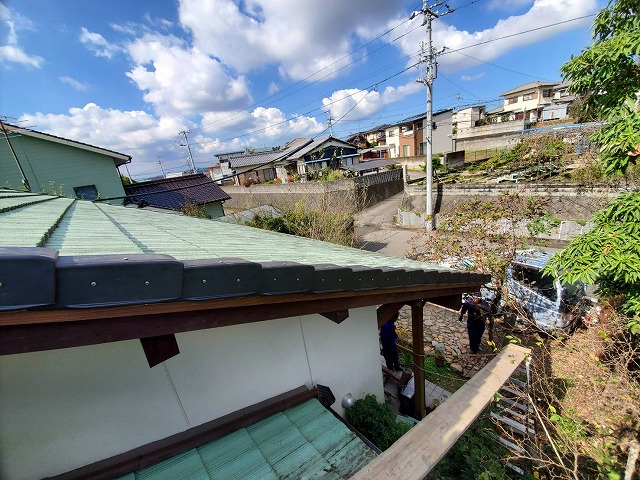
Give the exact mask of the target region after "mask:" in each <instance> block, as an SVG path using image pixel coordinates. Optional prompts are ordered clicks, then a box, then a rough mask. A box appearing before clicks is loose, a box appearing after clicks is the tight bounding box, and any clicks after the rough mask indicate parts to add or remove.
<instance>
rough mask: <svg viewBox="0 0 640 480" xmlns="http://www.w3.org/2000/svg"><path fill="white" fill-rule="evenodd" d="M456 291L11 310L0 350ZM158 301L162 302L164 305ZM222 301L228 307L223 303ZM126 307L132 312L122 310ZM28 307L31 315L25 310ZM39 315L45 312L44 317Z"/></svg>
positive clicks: (4, 352)
mask: <svg viewBox="0 0 640 480" xmlns="http://www.w3.org/2000/svg"><path fill="white" fill-rule="evenodd" d="M458 291H460V287H456V288H440V289H429V290H416V291H413V290H412V291H398V292H389V291H386V290H377V291H375V292H370V293H368V294H361V293H360V292H357V294H356V292H342V296H341V297H336V296H332V295H325V294H321V295H317V296H313V295H309V294H299V295H283V296H281V297H286V300H288V301H284V300H285V299H284V298H281V299H280V300H281V303H270V304H269V307H268V308H264V305H259V306H258V305H255V304H250V305H243V304H242V303H240V305H239V306H235V307H234V306H232V305H233V303H230V301H226V302H221V303H217V302H210V301H205V302H180V305H181V306H183V307H185V308H186V310H176V309H175V308H176V307H175V305H174V304H154V305H136V306H135V307H115V308H113V309H109V308H100V309H95V310H99V311H100V313H101V314H102V317H100V316H98V317H95V316H94V317H93V318H92V319H90V320H84V319H83V318H84V316H85V315H86V312H87V310H56V311H46V312H43V311H28V312H13V313H14V314H21V315H19V316H21V320H20V322H21V323H18V324H16V323H15V321H14V322H13V323H6V324H5V325H0V355H12V354H16V353H26V352H36V351H42V350H53V349H57V348H69V347H78V346H82V345H95V344H100V343H109V342H118V341H122V340H133V339H138V338H145V337H155V336H160V335H172V334H176V333H183V332H190V331H195V330H203V329H208V328H217V327H226V326H230V325H241V324H246V323H253V322H261V321H265V320H274V319H277V318H287V317H295V316H300V315H311V314H314V313H317V312H333V311H337V310H349V309H352V308H360V307H365V306H371V305H380V304H384V303H406V302H409V301H412V300H416V299H421V298H425V299H428V298H432V297H437V296H442V295H446V294H454V292H458ZM260 298H264V297H260ZM236 302H238V299H236ZM159 305H163V308H160V307H159ZM221 305H224V307H223V308H220V306H221ZM196 307H199V308H197V309H196ZM123 309H125V310H126V312H127V313H129V315H126V314H123ZM163 310H166V311H163ZM114 311H115V313H116V315H115V316H111V315H110V313H113V312H114ZM25 313H28V315H26V316H25V315H24V314H25ZM9 315H11V314H9ZM39 315H43V316H44V317H45V320H44V321H43V320H42V318H40V317H39ZM93 315H95V312H93ZM5 318H8V317H5ZM56 319H57V321H56Z"/></svg>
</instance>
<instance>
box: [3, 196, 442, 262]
mask: <svg viewBox="0 0 640 480" xmlns="http://www.w3.org/2000/svg"><path fill="white" fill-rule="evenodd" d="M0 225H1V227H2V228H0V246H6V247H9V246H25V247H36V246H37V247H48V248H53V249H55V250H58V251H59V253H60V255H99V254H115V253H162V254H166V255H171V256H172V257H175V258H176V259H178V260H189V259H203V258H228V257H237V258H243V259H244V260H247V261H253V262H265V261H296V262H299V263H304V264H312V265H313V264H320V263H327V262H331V263H333V264H336V265H343V266H347V265H367V266H372V267H399V268H402V267H405V268H407V267H408V268H414V269H415V268H418V269H425V268H428V269H435V270H438V269H439V268H438V267H436V266H434V265H428V264H425V263H422V262H416V261H413V260H408V259H402V258H396V257H389V256H386V255H382V254H379V253H374V252H367V251H364V250H358V249H355V248H348V247H343V246H340V245H335V244H332V243H327V242H322V241H318V240H312V239H308V238H302V237H296V236H292V235H284V234H280V233H275V232H270V231H266V230H261V229H257V228H252V227H247V226H244V225H234V224H229V223H226V222H217V221H215V220H208V219H197V218H192V217H187V216H180V215H171V216H168V215H167V214H165V213H161V212H152V211H148V210H143V209H137V208H130V207H122V206H114V205H107V204H102V203H93V202H90V201H86V200H72V199H68V198H57V197H47V196H45V195H35V194H27V193H25V194H21V195H16V193H15V192H8V191H2V190H0ZM441 270H443V269H441Z"/></svg>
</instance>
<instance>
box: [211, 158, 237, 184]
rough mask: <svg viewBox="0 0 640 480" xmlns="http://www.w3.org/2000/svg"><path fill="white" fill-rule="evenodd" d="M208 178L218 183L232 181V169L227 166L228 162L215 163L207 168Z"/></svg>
mask: <svg viewBox="0 0 640 480" xmlns="http://www.w3.org/2000/svg"><path fill="white" fill-rule="evenodd" d="M207 170H208V171H207V175H209V178H211V180H213V181H214V182H216V183H217V184H218V185H222V184H226V183H233V170H231V168H229V162H224V163H215V164H213V165H211V166H210V167H209V168H208V169H207Z"/></svg>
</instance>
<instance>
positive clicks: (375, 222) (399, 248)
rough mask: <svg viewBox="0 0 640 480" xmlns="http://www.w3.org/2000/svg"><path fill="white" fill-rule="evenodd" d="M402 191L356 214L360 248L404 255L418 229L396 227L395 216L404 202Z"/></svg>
mask: <svg viewBox="0 0 640 480" xmlns="http://www.w3.org/2000/svg"><path fill="white" fill-rule="evenodd" d="M402 195H403V194H402V192H401V193H398V194H397V195H394V196H393V197H390V198H388V199H386V200H384V201H382V202H380V203H377V204H376V205H374V206H372V207H369V208H367V209H365V210H363V211H362V212H359V213H358V214H357V215H356V222H355V223H356V234H357V235H358V237H359V238H360V240H361V242H360V248H362V249H363V250H368V251H370V252H380V253H385V254H387V255H391V256H394V257H404V256H405V254H406V253H407V250H409V248H410V245H409V239H410V238H411V237H413V236H415V234H416V233H417V231H416V230H411V229H406V228H399V227H396V226H395V224H394V221H393V216H394V215H395V214H396V213H397V211H398V205H400V204H401V203H402Z"/></svg>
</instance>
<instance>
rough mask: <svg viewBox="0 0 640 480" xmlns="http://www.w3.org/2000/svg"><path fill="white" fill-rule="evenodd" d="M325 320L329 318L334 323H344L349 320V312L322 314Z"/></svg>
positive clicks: (339, 311)
mask: <svg viewBox="0 0 640 480" xmlns="http://www.w3.org/2000/svg"><path fill="white" fill-rule="evenodd" d="M320 315H322V316H323V317H324V318H328V319H329V320H331V321H332V322H335V323H342V322H344V321H345V320H346V319H347V318H349V310H336V311H335V312H325V313H321V314H320Z"/></svg>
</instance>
